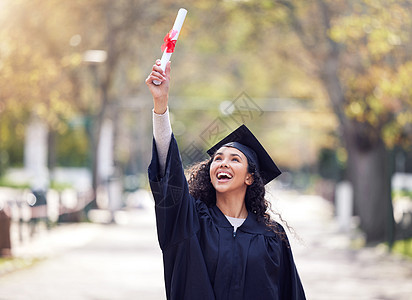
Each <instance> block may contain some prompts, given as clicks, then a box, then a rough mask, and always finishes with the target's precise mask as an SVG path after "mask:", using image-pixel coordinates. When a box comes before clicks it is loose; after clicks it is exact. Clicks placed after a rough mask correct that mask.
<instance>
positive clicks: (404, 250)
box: [392, 238, 412, 259]
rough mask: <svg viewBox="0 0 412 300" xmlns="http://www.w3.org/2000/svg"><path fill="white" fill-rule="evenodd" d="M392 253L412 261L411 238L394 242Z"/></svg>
mask: <svg viewBox="0 0 412 300" xmlns="http://www.w3.org/2000/svg"><path fill="white" fill-rule="evenodd" d="M392 251H393V252H394V253H399V254H402V255H404V256H406V257H408V258H410V259H412V238H410V239H406V240H399V241H396V242H395V243H394V245H393V248H392Z"/></svg>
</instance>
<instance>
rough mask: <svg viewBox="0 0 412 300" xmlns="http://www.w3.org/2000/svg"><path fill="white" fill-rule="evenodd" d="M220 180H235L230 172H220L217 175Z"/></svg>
mask: <svg viewBox="0 0 412 300" xmlns="http://www.w3.org/2000/svg"><path fill="white" fill-rule="evenodd" d="M216 177H217V179H218V180H225V181H226V180H230V179H232V178H233V175H232V174H230V173H228V172H218V173H217V175H216Z"/></svg>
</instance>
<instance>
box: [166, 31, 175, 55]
mask: <svg viewBox="0 0 412 300" xmlns="http://www.w3.org/2000/svg"><path fill="white" fill-rule="evenodd" d="M176 34H177V30H173V29H171V30H170V31H169V32H168V33H167V34H166V36H165V38H164V39H163V41H164V43H163V45H162V52H163V51H165V49H166V48H167V50H166V53H173V51H175V46H176V40H172V38H174V37H175V36H176Z"/></svg>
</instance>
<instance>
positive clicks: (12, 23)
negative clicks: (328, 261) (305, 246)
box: [0, 0, 412, 263]
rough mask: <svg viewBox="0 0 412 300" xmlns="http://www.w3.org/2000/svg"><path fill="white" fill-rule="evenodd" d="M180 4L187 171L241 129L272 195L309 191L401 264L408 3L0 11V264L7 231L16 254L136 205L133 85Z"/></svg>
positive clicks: (52, 6)
mask: <svg viewBox="0 0 412 300" xmlns="http://www.w3.org/2000/svg"><path fill="white" fill-rule="evenodd" d="M180 7H184V8H186V9H187V10H188V15H187V18H186V20H185V23H184V25H183V29H182V32H181V34H180V36H179V40H178V42H177V45H176V51H175V53H174V54H173V56H172V83H171V97H170V111H171V120H172V127H173V130H174V134H175V136H176V138H177V140H178V143H179V146H180V149H181V154H182V160H183V163H184V164H185V165H186V166H188V165H190V164H192V163H194V162H196V161H198V160H199V159H202V158H204V152H205V150H206V149H208V147H209V146H211V145H212V144H214V142H216V140H218V139H220V138H221V137H223V136H225V135H226V134H228V133H229V132H230V131H231V130H233V129H235V128H237V127H238V126H239V125H240V124H242V123H244V124H246V125H247V126H248V127H249V128H250V129H251V130H252V131H253V132H254V133H256V135H257V136H258V138H259V139H260V140H261V141H262V143H263V144H264V145H265V147H266V149H267V150H268V152H269V153H270V154H271V156H272V157H273V158H274V160H275V161H276V163H277V164H278V165H279V167H280V168H281V169H282V171H283V174H282V175H281V176H280V178H279V179H278V180H276V182H274V183H273V184H272V186H273V188H274V192H273V193H274V194H276V190H283V191H285V190H288V191H291V190H293V191H297V192H298V193H303V194H306V195H308V194H310V195H318V196H320V197H322V198H323V199H325V200H326V201H327V202H328V203H329V204H330V205H331V207H332V211H333V214H334V216H335V217H336V219H337V220H338V224H339V230H340V231H341V232H350V231H351V230H353V229H356V232H357V239H358V240H357V245H358V246H359V245H360V246H374V245H379V244H382V243H383V245H386V246H385V247H387V251H391V250H393V251H395V252H401V253H402V254H403V255H406V256H408V255H409V256H411V257H412V239H411V238H412V152H411V149H412V110H411V107H412V84H411V78H412V2H411V0H399V1H392V0H374V1H372V0H353V1H346V0H333V1H332V0H305V1H303V0H290V1H282V0H278V1H276V0H271V1H269V0H267V1H266V0H260V1H258V0H220V1H214V0H210V1H184V2H183V1H170V0H156V1H149V0H117V1H110V0H89V1H79V0H74V1H57V0H13V1H12V0H0V246H1V247H0V248H1V251H2V252H1V253H0V256H6V257H10V256H13V245H12V243H11V242H10V240H13V234H14V233H13V232H11V233H10V230H11V231H12V229H13V226H20V227H19V228H20V230H17V232H18V234H17V238H15V240H16V243H24V242H25V239H30V237H31V236H33V235H35V233H36V230H37V229H36V227H37V226H39V224H43V225H42V226H45V227H46V228H48V229H50V230H53V228H55V227H58V225H59V224H62V223H73V222H90V221H91V222H100V223H111V222H113V221H115V220H114V219H115V213H116V212H118V211H122V210H124V209H125V208H139V207H140V206H142V204H141V200H140V198H139V197H140V196H141V195H143V193H142V191H146V190H147V189H148V181H147V175H146V172H147V166H148V164H149V162H150V157H151V143H152V133H151V131H152V123H151V116H152V115H151V113H152V105H153V104H152V99H151V97H150V94H149V92H148V90H147V88H146V86H145V83H144V80H145V78H146V77H147V75H148V73H149V72H150V70H151V67H152V65H153V63H154V61H155V60H156V59H157V58H160V56H161V54H162V53H161V50H160V46H161V44H162V43H163V37H164V35H165V34H166V33H167V32H168V31H169V30H170V29H171V27H172V24H173V21H174V18H175V17H176V13H177V10H178V9H179V8H180ZM25 225H27V226H28V227H27V228H29V229H27V230H26V231H25V230H24V226H25ZM10 228H11V229H10ZM21 228H23V229H21ZM348 234H349V233H348ZM9 259H10V258H9ZM1 262H2V261H1V260H0V263H1Z"/></svg>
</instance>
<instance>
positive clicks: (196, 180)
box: [187, 156, 289, 245]
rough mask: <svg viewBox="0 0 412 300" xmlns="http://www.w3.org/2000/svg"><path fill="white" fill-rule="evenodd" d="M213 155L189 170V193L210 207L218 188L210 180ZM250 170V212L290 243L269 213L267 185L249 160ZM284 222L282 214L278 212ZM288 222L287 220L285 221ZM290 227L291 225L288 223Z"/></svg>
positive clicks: (247, 197)
mask: <svg viewBox="0 0 412 300" xmlns="http://www.w3.org/2000/svg"><path fill="white" fill-rule="evenodd" d="M212 161H213V156H212V157H211V158H210V159H206V160H204V161H201V162H200V163H197V164H195V165H193V166H192V167H190V168H189V169H188V170H187V173H188V176H189V178H188V183H189V193H190V194H191V195H192V196H193V197H194V198H195V199H199V200H201V201H203V202H204V203H205V204H206V205H207V206H208V207H212V206H214V205H216V190H215V188H214V187H213V185H212V183H211V182H210V173H209V172H210V165H211V163H212ZM248 172H249V173H250V174H252V176H253V183H252V184H251V185H249V186H248V187H247V189H246V195H245V204H246V209H247V210H248V211H249V212H252V213H254V214H256V216H257V220H258V222H262V223H264V224H265V225H266V226H267V228H268V230H272V231H274V232H275V233H277V234H278V235H279V236H280V237H281V239H282V240H283V241H285V242H286V243H287V245H289V243H288V241H287V238H286V233H285V232H284V231H283V230H280V228H279V225H278V223H277V222H275V221H273V220H272V219H271V217H270V214H269V213H268V212H269V211H271V208H270V203H269V201H267V200H266V199H265V193H266V189H265V185H264V183H263V180H262V177H261V176H260V174H259V172H258V171H257V168H256V166H255V165H254V164H253V162H249V161H248ZM276 215H277V216H278V217H280V220H281V221H282V222H284V221H283V219H282V217H281V216H280V214H278V213H276ZM284 223H286V222H284ZM286 226H287V227H288V228H289V226H288V225H287V224H286Z"/></svg>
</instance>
